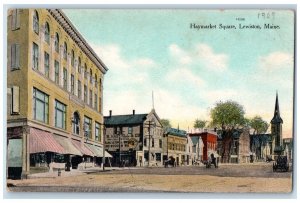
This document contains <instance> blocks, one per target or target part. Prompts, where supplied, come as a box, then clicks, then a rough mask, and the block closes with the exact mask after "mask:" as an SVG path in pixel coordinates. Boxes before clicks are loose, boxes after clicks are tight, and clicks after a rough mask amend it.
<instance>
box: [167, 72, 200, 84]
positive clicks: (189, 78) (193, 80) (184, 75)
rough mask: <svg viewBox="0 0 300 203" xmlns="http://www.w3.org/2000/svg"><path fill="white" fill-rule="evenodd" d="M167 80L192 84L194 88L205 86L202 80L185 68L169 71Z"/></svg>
mask: <svg viewBox="0 0 300 203" xmlns="http://www.w3.org/2000/svg"><path fill="white" fill-rule="evenodd" d="M166 78H167V80H168V81H170V82H174V81H175V82H181V83H182V82H183V83H186V84H189V83H190V84H193V85H196V86H198V87H199V86H200V87H201V86H203V85H204V84H205V82H204V80H202V79H201V78H200V77H199V76H197V75H195V74H194V73H192V72H191V71H190V70H189V69H187V68H178V69H175V70H172V71H170V73H169V74H167V76H166Z"/></svg>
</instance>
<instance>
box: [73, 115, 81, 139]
mask: <svg viewBox="0 0 300 203" xmlns="http://www.w3.org/2000/svg"><path fill="white" fill-rule="evenodd" d="M72 124H73V133H74V134H76V135H79V131H80V130H79V127H80V117H79V114H78V112H77V111H76V112H74V114H73V119H72Z"/></svg>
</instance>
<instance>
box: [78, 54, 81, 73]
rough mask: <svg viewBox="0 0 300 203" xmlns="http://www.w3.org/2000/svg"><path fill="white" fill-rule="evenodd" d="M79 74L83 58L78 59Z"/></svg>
mask: <svg viewBox="0 0 300 203" xmlns="http://www.w3.org/2000/svg"><path fill="white" fill-rule="evenodd" d="M78 73H81V58H80V57H79V58H78Z"/></svg>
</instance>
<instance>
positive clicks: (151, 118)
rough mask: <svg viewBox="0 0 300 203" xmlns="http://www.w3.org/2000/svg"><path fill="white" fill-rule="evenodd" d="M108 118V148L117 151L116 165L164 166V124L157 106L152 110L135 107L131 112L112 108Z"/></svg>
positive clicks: (106, 121)
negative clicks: (115, 111) (116, 111)
mask: <svg viewBox="0 0 300 203" xmlns="http://www.w3.org/2000/svg"><path fill="white" fill-rule="evenodd" d="M104 119H105V127H106V130H105V148H106V149H107V150H108V152H109V153H111V154H112V155H113V159H112V162H111V164H112V166H124V165H125V166H162V164H163V163H162V152H163V151H162V150H163V149H162V145H163V138H162V136H163V128H162V125H161V123H160V119H159V117H158V115H157V114H156V112H155V110H154V109H152V111H151V112H150V113H148V114H136V113H135V110H133V113H132V114H130V115H112V111H110V114H109V116H106V117H104ZM149 152H150V153H149ZM149 159H150V162H149Z"/></svg>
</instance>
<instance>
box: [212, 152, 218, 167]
mask: <svg viewBox="0 0 300 203" xmlns="http://www.w3.org/2000/svg"><path fill="white" fill-rule="evenodd" d="M210 157H211V163H212V164H213V165H214V166H215V168H217V162H216V158H215V156H214V154H213V153H212V154H211V155H210Z"/></svg>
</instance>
